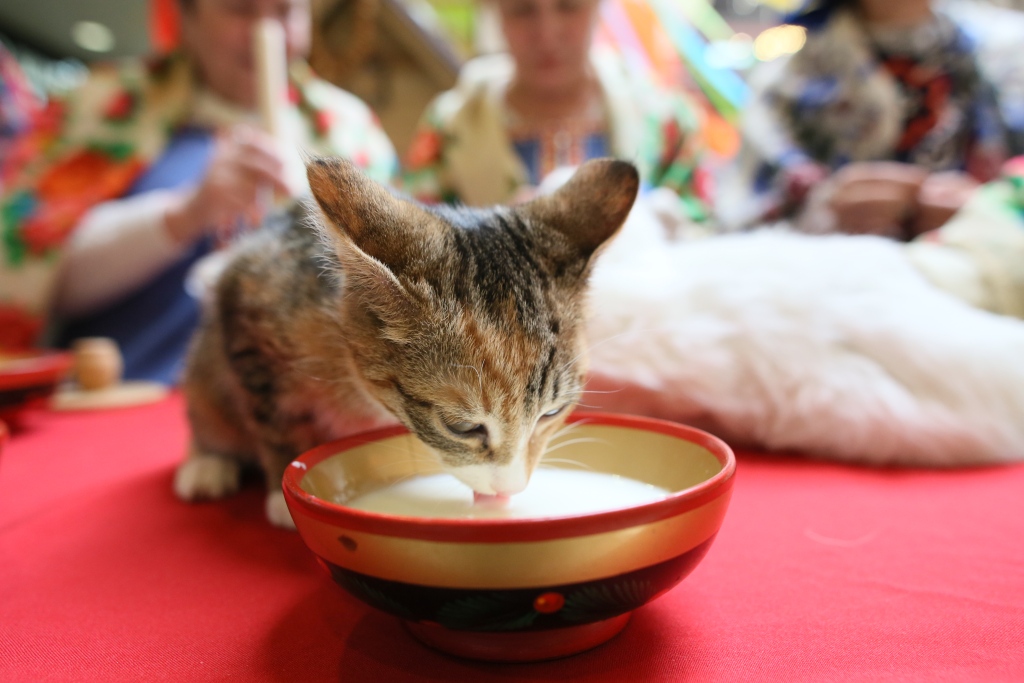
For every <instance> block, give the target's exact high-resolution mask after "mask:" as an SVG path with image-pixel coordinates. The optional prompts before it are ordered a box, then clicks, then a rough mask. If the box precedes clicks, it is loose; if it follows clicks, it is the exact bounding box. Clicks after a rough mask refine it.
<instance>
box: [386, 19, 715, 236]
mask: <svg viewBox="0 0 1024 683" xmlns="http://www.w3.org/2000/svg"><path fill="white" fill-rule="evenodd" d="M491 1H493V2H496V3H497V11H498V16H499V18H500V22H501V28H502V33H503V34H504V38H505V42H506V44H507V47H508V53H507V54H496V55H487V56H483V57H479V58H477V59H474V60H472V61H470V62H469V63H468V64H467V65H466V66H465V67H464V68H463V71H462V73H461V74H460V76H459V82H458V84H457V85H456V87H455V88H454V89H452V90H450V91H448V92H445V93H442V94H441V95H440V96H438V97H437V98H436V99H435V100H434V101H433V103H431V105H430V106H429V107H428V108H427V111H426V112H425V113H424V115H423V117H422V119H421V122H420V126H419V129H418V131H417V133H416V135H415V136H414V138H413V142H412V144H411V145H410V148H409V151H408V153H407V155H406V157H405V165H404V173H403V177H402V183H403V186H404V187H403V189H404V190H405V191H407V192H408V193H410V194H412V195H413V196H415V197H416V198H417V199H420V200H421V201H426V202H449V203H463V204H467V205H471V206H486V205H491V204H499V203H508V202H515V201H520V200H523V199H528V198H529V197H530V196H532V195H533V194H534V192H535V191H536V188H537V187H538V186H539V185H540V183H541V182H542V181H543V180H544V178H545V177H547V176H548V174H550V173H551V172H552V171H553V170H555V169H556V168H560V167H572V166H576V165H578V164H580V163H582V162H583V161H586V160H587V159H591V158H595V157H602V156H613V157H618V158H620V159H625V160H628V161H631V162H633V163H635V164H636V165H637V166H638V168H639V170H640V175H641V179H642V182H643V183H644V185H645V186H646V187H647V188H666V189H667V190H669V191H671V193H672V200H671V201H673V202H674V203H675V207H674V208H675V210H677V211H678V212H679V213H680V214H682V215H683V216H684V217H685V218H686V219H687V220H690V221H702V220H704V219H705V218H706V213H707V209H706V205H705V201H704V196H703V195H704V194H705V188H704V187H703V183H704V179H703V176H702V172H701V170H700V169H699V167H698V160H699V146H700V136H699V128H700V117H699V114H698V110H697V109H695V108H694V107H693V106H691V104H690V103H688V102H687V101H686V100H685V99H684V98H683V96H682V95H680V94H675V93H668V92H663V91H660V90H659V89H657V88H655V86H654V85H653V84H652V83H648V82H646V81H645V80H644V78H643V77H641V76H638V75H637V74H631V73H627V71H626V70H625V68H624V67H623V65H622V64H620V63H619V62H618V60H617V59H616V58H615V57H614V56H613V55H611V54H608V53H605V52H603V51H600V50H597V49H595V48H594V47H593V45H592V44H593V37H594V29H595V24H596V21H597V12H598V0H491Z"/></svg>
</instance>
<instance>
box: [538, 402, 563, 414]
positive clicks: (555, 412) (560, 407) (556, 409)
mask: <svg viewBox="0 0 1024 683" xmlns="http://www.w3.org/2000/svg"><path fill="white" fill-rule="evenodd" d="M568 407H569V404H568V403H566V404H565V405H561V406H559V407H557V408H555V409H554V410H549V411H548V412H546V413H544V414H543V415H541V417H554V416H556V415H558V414H559V413H561V412H562V411H563V410H565V409H566V408H568Z"/></svg>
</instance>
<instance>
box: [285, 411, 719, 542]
mask: <svg viewBox="0 0 1024 683" xmlns="http://www.w3.org/2000/svg"><path fill="white" fill-rule="evenodd" d="M567 422H570V423H581V422H583V423H587V424H595V425H603V426H604V425H606V426H611V427H632V428H638V429H643V430H646V431H651V432H656V433H658V434H664V435H667V436H673V437H677V438H681V439H683V440H685V441H690V442H692V443H695V444H697V445H698V446H702V447H703V448H705V449H707V450H708V451H709V452H710V453H711V454H712V455H714V456H715V457H716V458H718V460H719V462H721V463H722V469H721V471H720V472H718V473H717V474H715V475H714V476H713V477H711V478H709V479H707V480H706V481H703V482H701V483H700V484H697V485H696V486H692V487H690V488H688V489H684V490H682V491H677V492H675V493H672V494H670V495H668V496H667V497H665V498H663V499H661V500H657V501H654V502H651V503H645V504H643V505H637V506H634V507H629V508H622V509H619V510H609V511H606V512H597V513H592V514H582V515H567V516H562V517H538V518H528V519H523V518H518V519H449V518H421V517H407V516H402V515H387V514H381V513H376V512H365V511H362V510H355V509H352V508H348V507H345V506H343V505H339V504H337V503H331V502H329V501H325V500H323V499H321V498H317V497H316V496H313V495H312V494H310V493H307V492H306V491H303V490H302V488H301V487H300V486H299V482H301V481H302V478H303V477H304V476H305V475H306V472H308V471H309V470H310V469H311V468H313V467H314V466H316V465H317V464H319V463H320V462H321V461H323V460H325V459H327V458H329V457H331V456H333V455H336V454H338V453H340V452H342V451H346V450H349V449H352V448H355V447H357V446H363V445H366V444H368V443H372V442H374V441H378V440H380V439H386V438H389V437H392V436H398V435H401V434H406V433H408V430H407V429H406V428H405V427H403V426H401V425H398V426H394V427H386V428H384V429H379V430H376V431H372V432H366V433H363V434H357V435H354V436H350V437H347V438H344V439H339V440H338V441H333V442H330V443H326V444H323V445H321V446H317V447H316V448H313V449H311V450H309V451H306V452H305V453H303V454H302V455H300V456H299V457H298V458H296V459H295V461H294V462H293V463H292V465H291V466H290V467H288V468H287V469H286V471H285V473H284V480H283V487H284V494H285V498H286V499H288V502H289V504H290V506H291V507H292V508H293V509H294V508H295V507H296V506H298V507H299V508H301V509H302V511H303V514H306V515H308V516H310V517H313V518H314V519H317V520H319V521H321V522H325V523H328V524H332V525H336V526H339V527H342V528H345V529H349V530H352V531H357V532H364V533H371V534H378V535H383V536H395V537H399V538H411V539H418V540H429V541H449V542H481V543H505V542H523V541H543V540H551V539H556V538H569V537H573V536H586V535H590V534H597V533H603V532H608V531H617V530H619V529H626V528H629V527H633V526H640V525H643V524H650V523H652V522H657V521H660V520H663V519H668V518H669V517H675V516H677V515H679V514H682V513H684V512H687V511H689V510H693V509H696V508H698V507H700V506H702V505H704V504H705V503H708V502H710V501H712V500H714V499H715V498H718V497H719V496H722V495H726V494H728V493H729V491H730V490H731V489H732V483H733V475H734V474H735V472H736V456H735V454H734V453H733V451H732V449H731V448H730V447H729V446H728V445H727V444H726V443H725V442H724V441H722V440H721V439H719V438H718V437H715V436H712V435H711V434H708V433H707V432H704V431H701V430H699V429H696V428H694V427H688V426H686V425H681V424H678V423H675V422H669V421H667V420H658V419H655V418H650V417H640V416H637V415H620V414H612V413H590V412H585V413H575V414H573V415H571V416H570V417H569V419H568V420H567Z"/></svg>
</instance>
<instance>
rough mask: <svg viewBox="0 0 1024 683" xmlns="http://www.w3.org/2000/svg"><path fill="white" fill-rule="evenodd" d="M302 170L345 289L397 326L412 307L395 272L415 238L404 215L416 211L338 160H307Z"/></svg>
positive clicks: (410, 220) (414, 225)
mask: <svg viewBox="0 0 1024 683" xmlns="http://www.w3.org/2000/svg"><path fill="white" fill-rule="evenodd" d="M306 174H307V176H308V178H309V186H310V189H312V191H313V198H314V199H315V200H316V203H317V204H318V205H319V206H320V210H321V212H322V214H323V217H324V219H325V220H324V221H323V226H322V230H321V233H322V238H323V239H324V241H325V242H327V243H328V244H330V245H331V246H332V247H333V248H334V252H335V254H336V255H337V256H338V260H339V262H340V263H341V264H342V268H343V270H344V272H345V277H346V282H347V283H348V287H349V290H350V291H352V292H354V293H356V294H357V295H358V296H359V297H360V298H361V299H362V300H363V301H364V302H365V303H366V304H368V305H369V306H371V307H372V308H373V309H374V310H375V312H376V313H377V314H378V316H380V317H381V318H382V319H383V320H384V321H385V322H386V323H389V324H401V322H402V321H403V320H404V319H405V318H406V317H407V316H409V315H411V314H412V313H413V312H414V308H413V306H412V298H411V297H410V295H409V293H408V292H407V291H406V290H405V288H404V287H403V286H402V284H401V282H400V281H399V279H398V275H399V274H400V273H401V272H402V270H403V269H404V267H405V265H406V264H407V263H408V262H409V260H410V259H411V258H413V257H414V256H413V253H412V251H411V247H412V246H413V245H414V244H415V243H416V242H417V234H416V232H417V229H418V228H419V224H418V223H419V222H418V221H416V218H417V217H416V216H412V215H410V213H415V212H417V211H419V212H421V213H422V210H421V209H419V207H416V206H414V205H413V204H411V203H409V202H403V201H402V200H400V199H399V198H398V197H396V196H394V195H393V194H391V192H389V191H388V190H387V189H386V188H384V187H383V186H382V185H379V184H378V183H376V182H374V181H373V180H370V179H369V178H367V177H366V176H365V175H364V174H363V173H362V171H360V170H359V169H358V168H356V167H355V166H353V165H352V164H351V163H349V162H347V161H345V160H343V159H337V158H316V159H312V160H310V161H309V163H308V164H307V166H306Z"/></svg>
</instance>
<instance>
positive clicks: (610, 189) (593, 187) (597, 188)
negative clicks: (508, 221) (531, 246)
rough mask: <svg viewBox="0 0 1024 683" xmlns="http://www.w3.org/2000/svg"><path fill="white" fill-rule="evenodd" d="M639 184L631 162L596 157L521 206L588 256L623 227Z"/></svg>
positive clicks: (529, 214)
mask: <svg viewBox="0 0 1024 683" xmlns="http://www.w3.org/2000/svg"><path fill="white" fill-rule="evenodd" d="M639 188H640V176H639V174H638V173H637V170H636V167H634V166H633V164H630V163H627V162H625V161H616V160H614V159H597V160H594V161H588V162H586V163H585V164H583V165H582V166H580V168H579V170H577V171H576V173H575V174H573V176H572V178H570V179H569V181H568V182H567V183H566V184H565V185H563V186H562V187H560V188H559V189H558V190H556V191H555V193H554V194H551V195H548V196H546V197H540V198H538V199H535V200H533V201H531V202H529V203H527V204H524V205H523V206H522V209H521V210H522V211H523V212H524V213H526V214H527V215H528V216H530V217H532V218H536V219H539V220H540V221H541V222H542V223H543V224H545V226H546V227H549V228H554V229H555V230H558V231H559V232H561V233H562V234H563V235H564V236H565V237H566V238H568V240H569V243H570V244H572V245H573V246H574V247H575V248H576V249H577V251H578V252H579V253H580V254H581V255H582V256H584V257H585V258H589V257H590V256H591V255H592V254H593V253H594V252H595V251H597V249H598V248H599V247H600V246H601V245H602V244H604V243H605V242H607V241H608V240H609V239H610V238H611V237H612V236H613V235H615V233H616V232H618V230H619V228H621V227H622V224H623V223H624V222H625V221H626V216H628V215H629V210H630V209H632V208H633V202H634V201H636V194H637V191H638V190H639Z"/></svg>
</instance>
